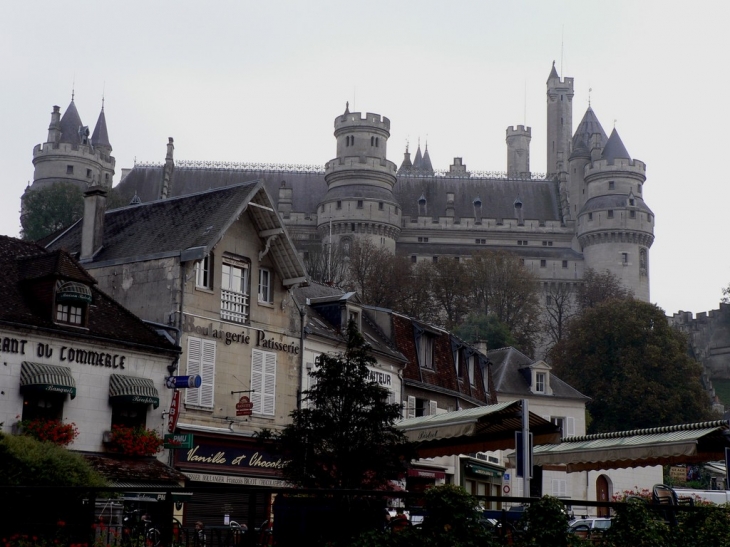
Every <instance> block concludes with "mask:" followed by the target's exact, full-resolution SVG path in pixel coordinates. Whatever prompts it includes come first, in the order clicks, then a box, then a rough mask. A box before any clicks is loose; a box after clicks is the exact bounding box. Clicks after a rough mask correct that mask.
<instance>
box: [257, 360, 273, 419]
mask: <svg viewBox="0 0 730 547" xmlns="http://www.w3.org/2000/svg"><path fill="white" fill-rule="evenodd" d="M251 390H252V392H251V402H252V403H253V413H254V414H263V415H265V416H273V415H274V410H275V408H276V354H275V353H272V352H269V351H261V350H258V349H255V350H253V354H252V356H251Z"/></svg>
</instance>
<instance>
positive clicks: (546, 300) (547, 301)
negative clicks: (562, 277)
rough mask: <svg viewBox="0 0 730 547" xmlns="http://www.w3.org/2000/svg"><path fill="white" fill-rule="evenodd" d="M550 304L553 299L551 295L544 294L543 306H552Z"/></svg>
mask: <svg viewBox="0 0 730 547" xmlns="http://www.w3.org/2000/svg"><path fill="white" fill-rule="evenodd" d="M552 304H553V297H552V295H551V294H546V295H545V305H546V306H552Z"/></svg>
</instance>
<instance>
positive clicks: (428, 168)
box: [421, 141, 433, 174]
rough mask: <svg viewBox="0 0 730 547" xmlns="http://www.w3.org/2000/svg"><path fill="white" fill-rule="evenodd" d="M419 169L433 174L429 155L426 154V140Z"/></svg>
mask: <svg viewBox="0 0 730 547" xmlns="http://www.w3.org/2000/svg"><path fill="white" fill-rule="evenodd" d="M421 170H422V171H424V172H428V173H432V174H433V165H431V156H429V155H428V141H426V152H425V153H424V154H423V163H422V164H421Z"/></svg>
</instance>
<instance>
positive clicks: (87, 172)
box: [86, 169, 91, 179]
mask: <svg viewBox="0 0 730 547" xmlns="http://www.w3.org/2000/svg"><path fill="white" fill-rule="evenodd" d="M86 178H87V179H90V178H91V169H87V170H86Z"/></svg>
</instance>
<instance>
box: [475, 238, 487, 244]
mask: <svg viewBox="0 0 730 547" xmlns="http://www.w3.org/2000/svg"><path fill="white" fill-rule="evenodd" d="M474 243H476V244H477V245H486V244H487V240H486V239H475V240H474Z"/></svg>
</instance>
